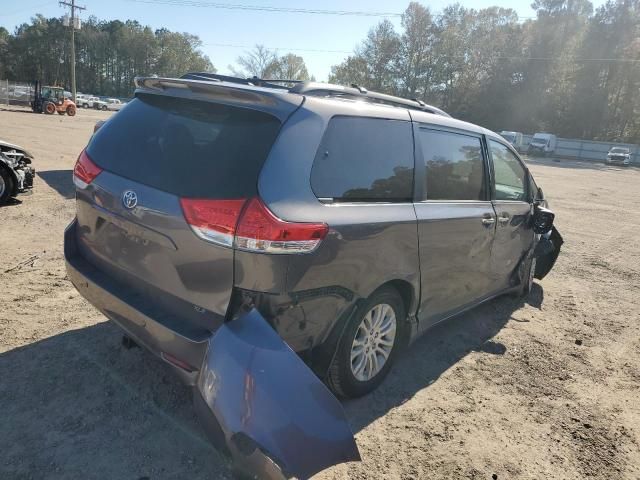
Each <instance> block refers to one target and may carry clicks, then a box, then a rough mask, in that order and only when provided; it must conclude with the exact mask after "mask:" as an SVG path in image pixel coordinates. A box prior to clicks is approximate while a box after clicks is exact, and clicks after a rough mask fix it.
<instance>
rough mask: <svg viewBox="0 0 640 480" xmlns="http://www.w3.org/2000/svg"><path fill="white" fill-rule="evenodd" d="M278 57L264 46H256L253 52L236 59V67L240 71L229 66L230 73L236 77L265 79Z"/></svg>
mask: <svg viewBox="0 0 640 480" xmlns="http://www.w3.org/2000/svg"><path fill="white" fill-rule="evenodd" d="M277 59H278V55H277V54H276V52H275V51H273V50H269V49H268V48H266V47H265V46H264V45H256V46H255V47H254V49H253V50H251V51H250V52H247V53H246V54H245V55H241V56H239V57H238V60H237V62H238V65H240V67H241V70H236V69H235V68H233V67H232V66H230V67H229V68H230V70H231V72H232V73H233V74H234V75H236V76H242V77H258V78H265V76H266V75H268V73H269V71H270V69H273V68H274V63H275V62H276V61H277Z"/></svg>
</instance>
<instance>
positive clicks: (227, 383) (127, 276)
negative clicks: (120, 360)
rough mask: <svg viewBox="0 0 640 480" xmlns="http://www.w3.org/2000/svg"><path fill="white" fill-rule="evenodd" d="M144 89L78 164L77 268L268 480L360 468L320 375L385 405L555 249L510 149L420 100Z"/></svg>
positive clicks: (549, 261)
mask: <svg viewBox="0 0 640 480" xmlns="http://www.w3.org/2000/svg"><path fill="white" fill-rule="evenodd" d="M136 83H137V90H136V94H135V99H134V100H133V101H131V102H129V103H128V104H127V105H126V106H125V107H124V108H123V109H122V110H121V111H120V112H118V114H117V115H115V116H113V117H112V118H111V119H110V120H108V121H107V122H106V123H105V124H104V125H102V126H101V127H100V128H99V130H97V132H96V133H95V135H94V136H93V138H92V139H91V141H90V143H89V145H88V146H87V148H86V149H85V150H84V151H83V152H82V153H81V155H80V157H79V159H78V161H77V164H76V167H75V169H74V183H75V185H76V203H77V215H76V218H75V219H74V221H73V222H72V224H71V225H70V226H69V227H68V229H67V230H66V232H65V256H66V262H67V269H68V273H69V277H70V279H71V281H72V282H73V284H74V285H75V286H76V288H77V289H78V290H79V291H80V293H81V294H82V295H83V296H85V297H86V298H87V299H88V300H89V301H90V302H91V303H92V304H93V305H95V306H96V307H97V308H98V309H99V310H100V311H101V312H102V313H104V314H105V316H107V317H108V318H109V319H111V320H113V321H114V322H115V323H117V324H118V325H119V326H120V327H121V328H122V329H123V330H124V331H125V333H126V338H127V342H126V343H127V344H128V345H131V344H133V343H135V344H139V345H143V346H145V347H146V348H147V349H149V350H151V351H152V352H154V353H155V354H157V355H158V356H160V357H161V358H162V359H163V360H164V361H166V362H167V363H168V364H170V365H172V366H173V367H174V369H175V370H176V372H178V373H179V374H180V375H181V377H182V378H183V379H184V380H185V381H186V382H187V383H188V384H189V385H193V386H195V389H194V390H195V403H196V408H198V411H199V412H201V413H202V414H203V416H205V417H206V418H208V420H206V421H205V423H206V424H208V425H209V428H208V430H209V431H210V432H211V435H212V438H214V440H216V443H217V444H219V445H222V448H223V450H225V451H228V453H230V454H231V455H232V456H233V457H234V458H236V459H238V458H241V459H242V462H240V463H243V464H244V465H245V466H246V465H254V464H252V463H251V462H252V461H254V460H255V465H258V466H255V465H254V466H253V467H251V468H254V467H255V468H254V470H252V471H255V470H256V469H257V471H260V472H262V473H261V474H263V473H264V471H265V468H267V467H265V465H267V464H268V465H270V467H268V468H272V467H273V468H275V467H274V465H276V466H277V470H278V472H280V473H283V472H284V473H283V474H286V475H295V476H298V477H300V478H303V477H306V476H310V475H312V474H313V473H315V472H316V471H319V470H320V469H322V468H324V467H326V466H327V465H330V464H333V463H337V462H340V461H347V460H353V459H357V458H358V453H357V447H356V446H355V443H354V442H353V437H352V436H351V433H350V430H349V428H348V425H347V424H346V422H345V421H344V416H343V414H342V411H341V408H340V405H339V403H338V402H337V401H336V400H335V398H334V397H333V396H331V395H330V394H329V392H328V390H327V389H326V388H325V387H324V385H322V383H321V382H320V381H319V380H318V378H320V379H322V380H323V381H324V382H325V383H326V385H328V386H329V387H330V388H331V390H332V391H333V392H334V393H336V394H338V395H339V396H343V397H355V396H360V395H363V394H366V393H367V392H370V391H371V390H372V389H374V388H375V387H376V386H377V385H378V384H379V383H380V382H381V381H382V380H383V378H384V376H385V375H386V374H387V373H388V371H389V369H390V367H391V365H392V363H393V361H394V359H395V358H396V357H397V355H398V353H399V351H401V350H402V348H404V347H405V346H407V345H408V344H409V343H410V342H411V341H412V340H414V339H415V338H416V337H417V336H418V335H420V334H421V333H423V332H425V331H427V330H428V329H429V327H431V326H433V325H434V324H436V323H438V322H440V321H442V320H445V319H447V318H449V317H452V316H453V315H456V314H459V313H460V312H463V311H465V310H467V309H469V308H471V307H473V306H475V305H478V304H479V303H481V302H484V301H486V300H488V299H490V298H493V297H495V296H497V295H501V294H504V293H516V294H527V293H528V292H529V291H530V289H531V285H532V281H533V278H534V276H535V277H538V278H542V277H543V276H544V275H546V273H547V272H548V271H549V270H550V269H551V267H552V266H553V264H554V262H555V259H556V258H557V256H558V252H559V249H560V245H561V244H562V239H561V237H560V235H559V233H558V232H557V230H555V228H553V226H552V222H553V214H552V213H551V212H550V211H549V210H547V209H546V208H545V207H546V206H547V205H546V201H545V199H544V196H543V193H542V190H541V189H540V188H538V187H537V186H536V183H535V182H534V180H533V177H532V176H531V174H530V172H529V171H528V169H527V167H526V165H525V164H524V163H523V162H522V160H521V159H520V157H519V156H518V154H517V153H516V152H515V151H514V149H513V148H512V147H511V146H510V145H509V144H508V143H507V142H506V141H505V140H504V139H503V138H502V137H500V136H499V135H497V134H495V133H493V132H490V131H488V130H486V129H484V128H481V127H478V126H475V125H472V124H469V123H465V122H462V121H459V120H455V119H453V118H451V117H449V116H448V115H447V114H446V113H444V112H442V111H441V110H439V109H437V108H434V107H430V106H428V105H425V104H424V103H422V102H420V101H413V100H405V99H400V98H397V97H391V96H387V95H382V94H376V93H372V92H367V91H366V90H365V89H363V88H360V87H357V86H354V87H351V88H348V87H339V86H335V85H329V84H321V83H309V82H307V83H296V84H295V85H294V86H293V87H291V86H286V85H283V84H277V83H265V82H262V81H258V80H251V81H246V80H240V79H232V78H228V77H220V76H217V75H210V74H189V75H186V76H185V77H183V78H181V79H163V78H142V79H137V81H136ZM294 352H295V354H294ZM303 362H304V363H303ZM308 367H310V369H309V368H308ZM311 371H313V372H314V373H313V374H312V373H311ZM247 411H250V412H251V413H247ZM259 412H262V413H263V415H262V416H259V414H258V413H259ZM274 412H277V413H274ZM246 415H251V416H252V418H254V420H253V421H252V422H247V421H246V418H245V417H246ZM258 417H259V418H260V420H257V418H258ZM283 429H284V430H283ZM274 432H280V434H276V433H274ZM283 432H286V435H283V434H282V433H283ZM310 439H311V440H312V441H311V440H310ZM303 448H306V449H305V450H304V451H305V452H307V453H306V454H305V453H302V449H303ZM256 452H259V454H258V453H256ZM308 452H312V453H308ZM252 455H258V456H259V459H258V460H256V459H255V457H252ZM251 458H253V460H248V459H251ZM265 458H268V461H266V460H265ZM247 468H249V467H247Z"/></svg>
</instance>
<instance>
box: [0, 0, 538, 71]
mask: <svg viewBox="0 0 640 480" xmlns="http://www.w3.org/2000/svg"><path fill="white" fill-rule="evenodd" d="M195 3H214V0H203V1H198V2H195ZM215 3H229V4H247V5H264V6H275V7H294V8H318V9H326V10H350V11H353V10H357V11H376V12H402V11H403V10H404V9H405V8H406V7H407V5H408V3H409V1H408V0H407V1H388V0H387V1H384V0H350V1H349V2H345V1H338V0H323V1H321V0H318V1H317V2H310V1H300V0H295V1H294V0H272V1H261V0H215ZM423 3H424V4H425V5H428V6H429V7H430V8H431V11H432V12H436V13H437V12H438V11H440V10H441V9H442V8H443V7H445V6H447V5H449V4H451V3H453V1H452V0H432V1H430V2H428V3H426V2H423ZM460 3H462V4H463V5H464V6H465V7H468V8H483V7H488V6H492V5H496V4H497V5H500V6H505V7H507V6H509V7H511V8H514V9H515V10H516V11H517V12H518V14H519V15H520V16H524V17H529V16H533V15H534V12H533V11H532V10H531V7H530V3H531V0H511V1H509V0H502V1H500V0H498V1H496V0H461V1H460ZM78 4H79V5H82V6H86V7H87V10H86V11H84V12H82V14H81V17H83V18H86V17H88V16H89V15H95V16H97V17H98V18H100V19H120V20H125V19H135V20H138V21H139V22H140V23H142V24H144V25H150V26H151V27H152V28H154V29H155V28H161V27H166V28H168V29H170V30H176V31H181V32H189V33H193V34H196V35H198V36H200V38H201V39H202V41H203V42H204V45H203V47H202V50H203V51H204V53H206V54H207V55H208V56H209V58H210V59H211V61H212V62H213V64H214V66H215V67H216V68H217V69H218V71H219V72H220V73H229V69H228V65H230V64H235V60H236V58H237V57H238V55H241V54H242V53H243V52H244V51H246V50H248V48H247V46H248V47H249V48H250V47H251V46H253V45H255V44H257V43H261V44H263V45H265V46H267V47H270V48H277V49H278V52H279V53H280V54H284V53H288V52H289V51H291V52H293V53H296V54H298V55H301V56H302V57H304V59H305V61H306V63H307V67H308V69H309V72H310V73H311V74H313V75H315V76H316V78H317V79H318V80H326V79H327V76H328V74H329V72H330V69H331V66H332V65H335V64H338V63H340V62H341V61H342V60H343V59H344V58H345V57H346V56H347V55H348V54H347V53H342V52H351V51H352V50H353V48H354V47H355V46H356V45H357V44H358V42H359V41H361V40H362V39H363V38H364V37H365V35H366V34H367V32H368V30H369V29H370V28H371V27H372V26H373V25H375V24H376V23H377V22H379V21H380V20H382V18H380V17H366V16H337V15H309V14H299V13H269V12H256V11H245V10H224V9H215V8H210V7H196V6H184V5H183V6H175V5H162V4H149V3H139V2H138V1H135V0H78ZM35 13H42V14H44V15H45V16H47V17H53V16H62V15H63V14H64V13H65V10H64V9H63V8H62V7H59V6H58V2H57V1H49V2H46V1H43V0H23V1H20V2H17V1H16V0H0V25H1V26H4V27H5V28H7V29H8V30H9V31H13V29H14V28H15V27H16V26H17V25H19V24H21V23H23V22H28V21H29V19H30V17H32V16H33V15H34V14H35ZM389 19H390V20H391V21H392V22H393V23H394V24H396V26H397V27H398V30H399V24H400V20H399V18H397V17H391V18H389ZM294 49H295V50H294ZM312 50H325V51H324V52H321V51H312ZM326 50H331V52H327V51H326Z"/></svg>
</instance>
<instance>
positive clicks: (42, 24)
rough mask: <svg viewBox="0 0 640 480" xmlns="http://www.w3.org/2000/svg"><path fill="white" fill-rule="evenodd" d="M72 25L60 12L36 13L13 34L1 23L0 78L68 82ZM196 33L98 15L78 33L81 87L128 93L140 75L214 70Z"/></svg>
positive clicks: (100, 92)
mask: <svg viewBox="0 0 640 480" xmlns="http://www.w3.org/2000/svg"><path fill="white" fill-rule="evenodd" d="M70 35H71V33H70V31H69V27H65V26H64V25H63V24H62V20H61V19H60V18H45V17H44V16H42V15H37V16H35V17H34V18H33V19H32V21H31V23H24V24H22V25H20V26H18V27H17V28H16V30H15V32H14V33H13V34H11V33H9V32H8V31H7V30H6V29H4V28H1V27H0V78H7V79H9V80H15V81H23V82H24V81H27V82H28V81H33V80H41V81H43V82H45V83H49V84H56V85H63V86H66V87H67V89H68V88H69V86H70V84H71V81H70V75H71V72H70V69H69V64H70V60H69V58H70ZM201 46H202V42H201V40H200V39H199V38H198V37H197V36H196V35H191V34H188V33H179V32H171V31H169V30H167V29H164V28H162V29H158V30H152V29H151V28H150V27H148V26H144V25H141V24H140V23H138V22H137V21H135V20H127V21H125V22H122V21H120V20H112V21H101V20H98V19H97V18H95V17H89V19H88V20H87V21H86V22H85V23H83V25H82V29H81V30H80V31H79V32H77V33H76V84H77V86H78V91H82V92H87V93H94V94H98V95H107V96H114V97H127V96H129V95H131V93H132V92H133V88H134V87H133V79H134V78H135V77H136V76H141V75H151V74H157V75H162V76H180V75H182V74H183V73H185V72H187V71H209V72H215V68H214V67H213V65H212V64H211V61H210V60H209V58H208V57H207V56H206V55H204V54H203V53H202V52H201V51H200V50H199V48H200V47H201Z"/></svg>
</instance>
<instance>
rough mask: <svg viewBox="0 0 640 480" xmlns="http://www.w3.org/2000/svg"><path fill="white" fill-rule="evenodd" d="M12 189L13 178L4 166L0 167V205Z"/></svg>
mask: <svg viewBox="0 0 640 480" xmlns="http://www.w3.org/2000/svg"><path fill="white" fill-rule="evenodd" d="M12 191H13V180H12V179H11V176H10V175H9V172H7V170H6V169H5V168H2V167H0V205H2V204H4V203H6V201H7V200H8V199H9V197H10V196H11V192H12Z"/></svg>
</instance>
